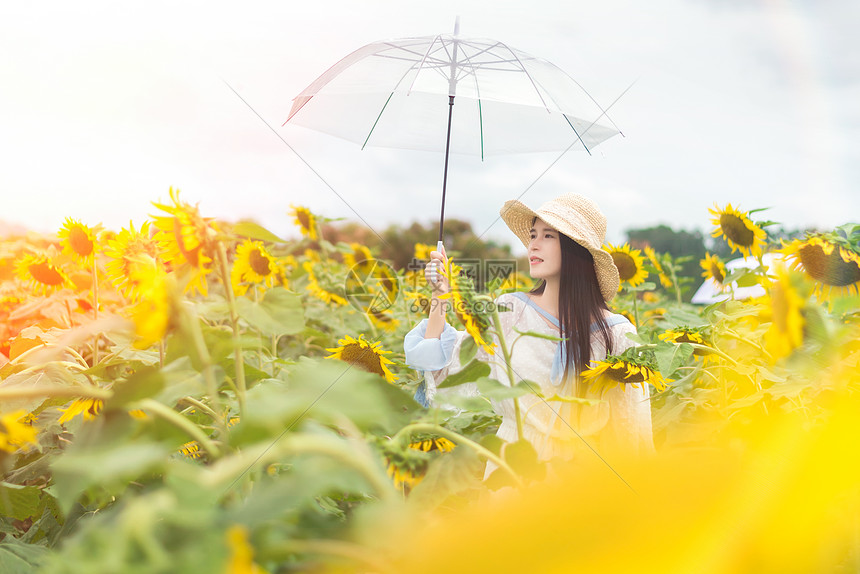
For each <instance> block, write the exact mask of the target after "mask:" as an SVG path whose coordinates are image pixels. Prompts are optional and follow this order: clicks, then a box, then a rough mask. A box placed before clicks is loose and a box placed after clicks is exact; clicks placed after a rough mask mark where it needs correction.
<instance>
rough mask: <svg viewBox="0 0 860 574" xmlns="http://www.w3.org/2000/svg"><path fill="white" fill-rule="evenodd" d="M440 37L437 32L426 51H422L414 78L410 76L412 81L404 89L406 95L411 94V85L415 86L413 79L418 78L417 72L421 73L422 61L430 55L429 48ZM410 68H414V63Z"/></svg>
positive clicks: (431, 47) (430, 48)
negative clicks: (406, 88) (407, 87)
mask: <svg viewBox="0 0 860 574" xmlns="http://www.w3.org/2000/svg"><path fill="white" fill-rule="evenodd" d="M441 37H442V36H441V34H437V35H436V36H434V38H433V41H432V42H430V45H429V46H427V51H426V52H424V57H423V58H421V62H420V63H419V64H418V71H417V72H415V77H414V78H412V83H411V84H409V89H408V90H406V95H407V96H408V95H409V94H411V93H412V87H413V86H415V81H416V80H417V79H418V74H420V73H421V68H422V67H423V66H424V62H425V61H426V60H427V56H429V55H430V50H432V49H433V44H435V43H436V41H437V40H438V39H439V38H441ZM411 69H414V65H413V67H412V68H411ZM407 73H408V72H407ZM405 76H406V74H404V77H405ZM400 81H403V79H402V78H401V80H400ZM399 83H400V82H398V84H399Z"/></svg>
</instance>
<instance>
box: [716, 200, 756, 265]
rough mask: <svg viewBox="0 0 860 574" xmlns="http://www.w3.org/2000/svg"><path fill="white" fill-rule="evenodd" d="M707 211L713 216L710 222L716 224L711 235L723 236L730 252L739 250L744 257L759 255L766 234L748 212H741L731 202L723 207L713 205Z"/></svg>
mask: <svg viewBox="0 0 860 574" xmlns="http://www.w3.org/2000/svg"><path fill="white" fill-rule="evenodd" d="M708 211H709V212H710V213H711V215H713V216H714V218H713V219H711V223H713V224H714V225H716V226H717V227H716V229H714V230H713V231H712V232H711V237H721V236H722V237H724V238H725V239H726V242H727V243H728V244H729V247H731V248H732V253H734V252H735V250H739V251H740V252H741V253H742V254H743V255H744V256H745V257H749V256H750V255H756V256H758V255H761V253H762V247H764V245H765V239H766V237H767V234H766V233H765V232H764V229H762V228H761V227H759V226H758V225H756V224H755V223H753V222H752V220H750V218H749V212H746V213H742V212H741V211H739V210H737V209H735V208H734V207H732V204H731V203H729V204H728V205H726V207H725V208H724V209H720V208H719V207H718V206H717V205H714V209H708Z"/></svg>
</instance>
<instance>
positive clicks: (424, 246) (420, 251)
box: [413, 243, 436, 261]
mask: <svg viewBox="0 0 860 574" xmlns="http://www.w3.org/2000/svg"><path fill="white" fill-rule="evenodd" d="M431 251H436V246H435V245H430V244H429V243H416V244H415V252H414V255H413V257H414V258H415V259H419V260H421V261H426V260H429V259H430V252H431Z"/></svg>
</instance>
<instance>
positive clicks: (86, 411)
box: [58, 399, 104, 424]
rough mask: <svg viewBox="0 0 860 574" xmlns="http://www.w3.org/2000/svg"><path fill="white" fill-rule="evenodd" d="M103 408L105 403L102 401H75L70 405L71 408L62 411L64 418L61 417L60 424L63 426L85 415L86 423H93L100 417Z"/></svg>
mask: <svg viewBox="0 0 860 574" xmlns="http://www.w3.org/2000/svg"><path fill="white" fill-rule="evenodd" d="M103 406H104V402H103V401H102V400H101V399H75V400H73V401H72V402H71V403H70V404H69V406H67V407H66V408H64V409H60V412H61V413H63V416H61V417H60V420H59V421H58V422H59V423H60V424H63V423H65V422H68V421H70V420H72V419H73V418H75V417H76V416H78V415H80V414H83V415H84V420H85V421H91V420H93V419H95V418H96V417H97V416H98V414H99V412H101V410H102V407H103Z"/></svg>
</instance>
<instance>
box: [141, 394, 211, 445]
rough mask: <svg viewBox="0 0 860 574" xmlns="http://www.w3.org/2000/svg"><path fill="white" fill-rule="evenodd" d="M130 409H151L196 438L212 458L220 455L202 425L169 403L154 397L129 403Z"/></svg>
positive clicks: (150, 410)
mask: <svg viewBox="0 0 860 574" xmlns="http://www.w3.org/2000/svg"><path fill="white" fill-rule="evenodd" d="M129 408H130V409H141V410H144V411H149V412H151V413H153V414H155V415H158V416H160V417H161V418H163V419H164V420H166V421H167V422H169V423H171V424H172V425H173V426H175V427H176V428H178V429H179V430H181V431H183V432H185V433H186V434H187V435H188V436H190V437H191V438H193V439H194V440H196V441H197V442H198V443H199V444H200V446H201V447H203V450H205V451H206V452H207V453H208V454H209V456H211V457H212V458H217V457H218V456H219V454H220V453H219V452H218V447H216V446H215V443H213V442H212V440H211V439H210V438H209V437H208V436H206V433H204V432H203V431H202V430H200V427H198V426H197V425H196V424H194V423H193V422H191V421H190V420H188V419H187V418H185V417H184V416H182V415H181V414H179V413H178V412H176V411H175V410H173V409H172V408H170V407H168V406H167V405H165V404H163V403H160V402H158V401H156V400H154V399H142V400H140V401H137V402H136V403H133V404H131V405H129Z"/></svg>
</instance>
